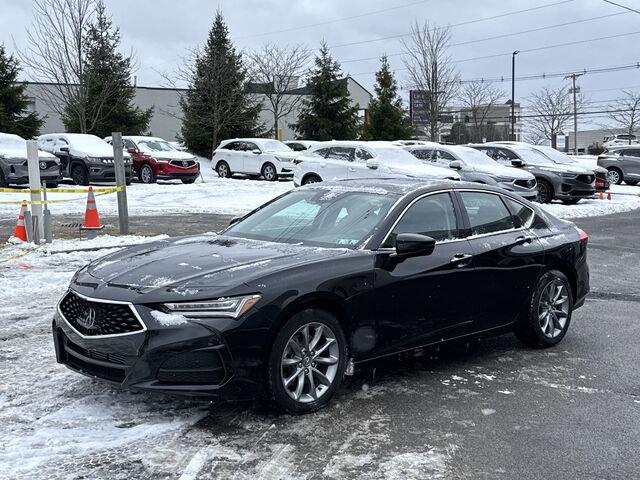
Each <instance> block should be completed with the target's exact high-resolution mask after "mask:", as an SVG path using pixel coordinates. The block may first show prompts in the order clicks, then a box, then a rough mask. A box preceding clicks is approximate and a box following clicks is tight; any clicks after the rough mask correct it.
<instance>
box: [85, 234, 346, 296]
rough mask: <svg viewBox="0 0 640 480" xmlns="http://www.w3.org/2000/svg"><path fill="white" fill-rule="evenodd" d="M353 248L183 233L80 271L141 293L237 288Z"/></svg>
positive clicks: (105, 283) (192, 292)
mask: <svg viewBox="0 0 640 480" xmlns="http://www.w3.org/2000/svg"><path fill="white" fill-rule="evenodd" d="M348 251H349V250H347V249H341V248H319V247H307V246H301V245H292V244H284V243H282V244H281V243H273V242H261V241H256V240H247V239H242V238H235V237H225V236H218V235H215V234H210V235H201V236H195V237H182V238H177V239H171V240H163V241H160V242H155V243H151V244H145V245H141V246H137V247H132V248H128V249H125V250H122V251H120V252H116V253H113V254H111V255H107V256H106V257H103V258H101V259H99V260H97V261H95V262H93V263H91V264H89V266H88V267H87V269H86V270H84V271H81V272H79V274H78V276H77V277H76V279H75V281H76V283H78V284H83V283H84V284H86V283H91V282H95V281H96V280H98V281H99V282H100V283H101V284H102V285H103V286H106V287H125V288H127V289H130V290H136V291H138V292H139V293H151V292H158V293H159V292H167V291H169V292H177V294H178V295H180V294H184V295H191V296H193V295H196V294H197V292H198V291H199V290H198V289H203V288H204V289H209V290H208V292H210V289H211V288H215V287H234V286H240V285H242V284H243V283H247V282H250V281H254V280H256V279H257V278H260V277H263V276H265V275H268V274H269V273H272V272H275V271H277V270H281V269H284V268H291V267H294V266H297V265H303V264H304V265H306V264H308V263H309V262H313V261H319V260H322V259H330V258H335V256H336V255H343V254H345V253H347V252H348Z"/></svg>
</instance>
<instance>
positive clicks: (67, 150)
mask: <svg viewBox="0 0 640 480" xmlns="http://www.w3.org/2000/svg"><path fill="white" fill-rule="evenodd" d="M59 150H60V151H61V152H65V153H69V147H60V148H59Z"/></svg>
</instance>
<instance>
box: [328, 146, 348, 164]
mask: <svg viewBox="0 0 640 480" xmlns="http://www.w3.org/2000/svg"><path fill="white" fill-rule="evenodd" d="M353 156H354V149H353V148H350V147H331V151H330V152H329V158H333V159H334V160H344V161H345V162H352V161H353Z"/></svg>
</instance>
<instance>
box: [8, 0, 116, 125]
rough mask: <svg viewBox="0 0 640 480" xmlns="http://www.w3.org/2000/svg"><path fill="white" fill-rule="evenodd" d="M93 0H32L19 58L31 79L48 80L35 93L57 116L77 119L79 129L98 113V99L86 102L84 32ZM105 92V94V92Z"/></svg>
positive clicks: (92, 13) (92, 14) (91, 17)
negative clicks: (24, 45) (25, 39)
mask: <svg viewBox="0 0 640 480" xmlns="http://www.w3.org/2000/svg"><path fill="white" fill-rule="evenodd" d="M97 5H98V1H97V0H34V1H33V8H34V17H33V23H32V25H31V26H30V27H29V28H28V29H27V45H26V48H25V49H24V50H22V51H20V53H19V55H20V60H21V61H22V63H23V64H24V65H25V67H26V68H25V70H26V71H27V72H28V75H29V76H30V77H31V78H32V80H33V81H34V82H43V83H48V84H49V85H43V86H41V87H40V88H38V89H37V92H36V95H37V96H38V97H39V98H40V100H42V101H43V102H44V103H45V104H46V105H47V106H48V107H49V108H51V110H52V111H54V112H55V113H57V114H59V115H60V116H65V115H70V116H73V117H75V118H76V119H77V124H78V125H79V126H80V131H81V132H82V133H84V132H86V131H87V130H89V129H90V128H91V127H92V125H91V123H92V122H94V121H95V120H96V119H97V118H98V117H99V116H100V109H101V108H102V106H103V105H102V102H99V101H98V102H95V101H94V102H91V103H90V102H88V101H87V100H88V95H89V84H90V82H91V79H89V78H87V76H86V75H85V64H86V48H85V47H86V45H85V42H86V36H85V33H86V31H87V29H88V28H89V26H90V25H91V23H92V22H93V20H94V18H95V14H96V8H97ZM105 96H106V95H105Z"/></svg>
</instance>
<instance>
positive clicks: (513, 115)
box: [511, 50, 520, 141]
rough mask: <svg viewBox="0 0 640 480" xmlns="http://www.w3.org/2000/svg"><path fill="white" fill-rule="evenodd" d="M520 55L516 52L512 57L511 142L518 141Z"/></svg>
mask: <svg viewBox="0 0 640 480" xmlns="http://www.w3.org/2000/svg"><path fill="white" fill-rule="evenodd" d="M518 53H520V51H519V50H515V51H514V52H513V54H512V55H511V140H513V141H515V139H516V55H518Z"/></svg>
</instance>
